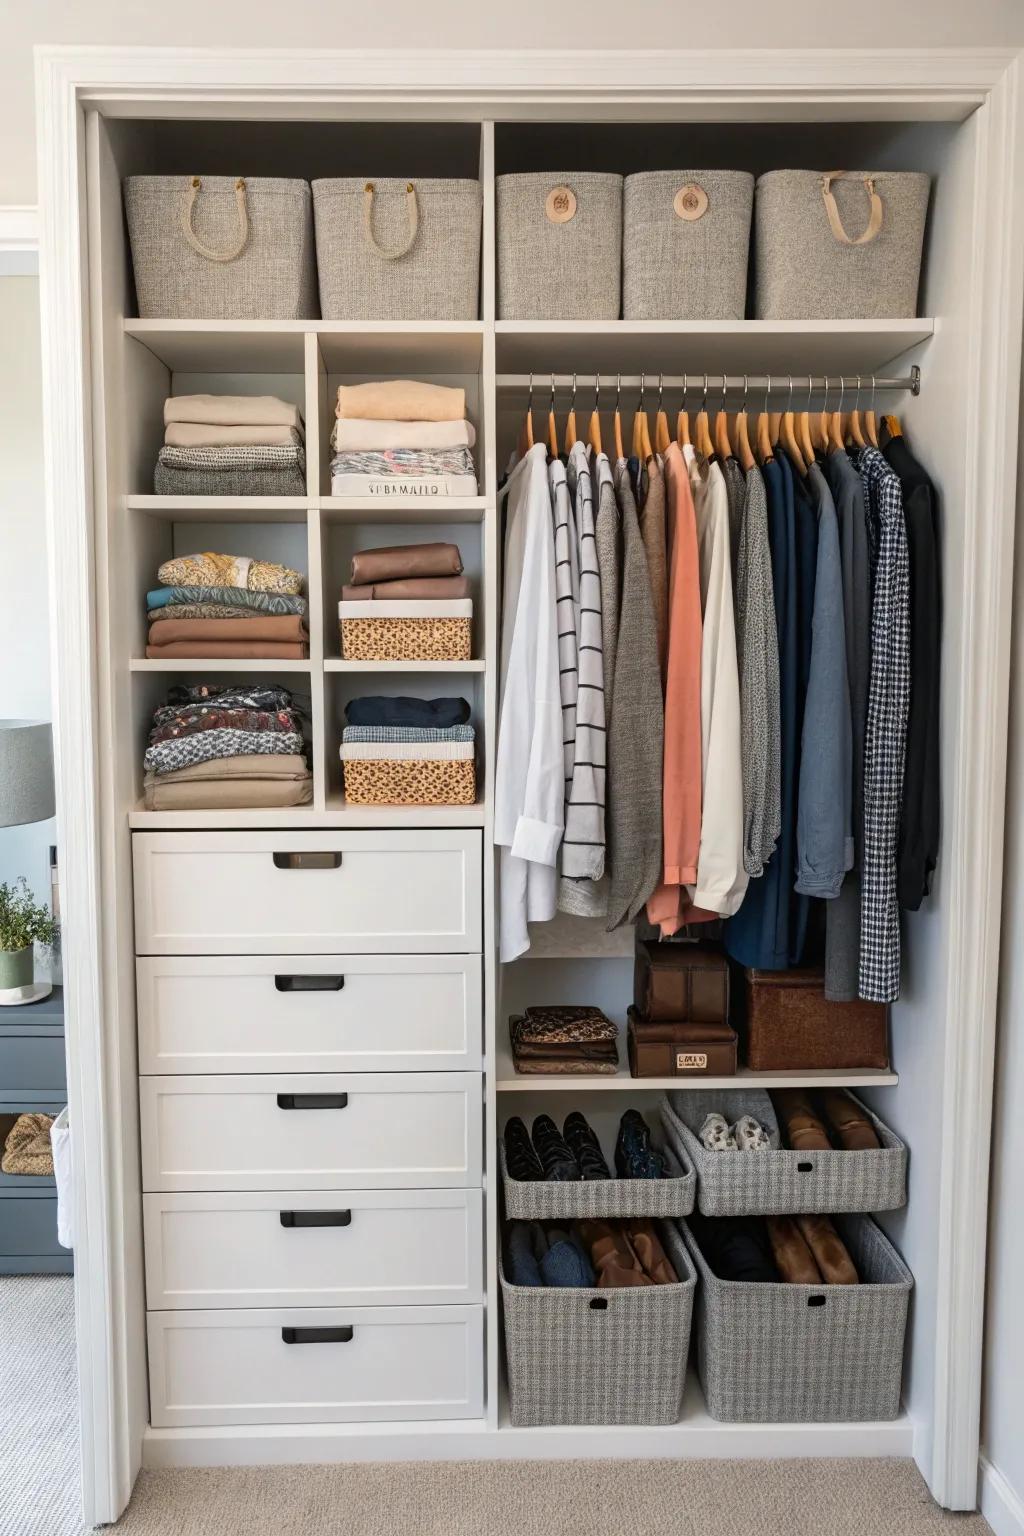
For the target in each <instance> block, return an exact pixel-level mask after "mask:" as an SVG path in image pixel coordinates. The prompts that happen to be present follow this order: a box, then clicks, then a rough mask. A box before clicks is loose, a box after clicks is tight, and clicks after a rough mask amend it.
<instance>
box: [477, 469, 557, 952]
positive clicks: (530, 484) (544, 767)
mask: <svg viewBox="0 0 1024 1536" xmlns="http://www.w3.org/2000/svg"><path fill="white" fill-rule="evenodd" d="M546 459H547V454H546V450H545V448H544V445H543V443H536V444H535V445H534V447H532V448H531V449H530V451H529V452H528V453H527V454H526V456H525V458H523V459H522V460H521V461H520V462H519V464H518V465H517V466H516V468H515V469H514V470H513V471H512V474H511V475H510V476H509V479H508V481H507V482H506V485H505V487H504V490H503V491H502V494H503V495H505V496H507V498H508V532H507V535H506V540H505V582H504V607H503V617H502V633H501V679H500V681H501V706H500V717H499V725H498V748H497V757H496V762H495V781H494V799H495V806H494V839H495V842H496V843H497V844H498V845H499V848H500V855H499V859H500V900H499V912H500V932H501V959H502V960H503V961H509V960H514V959H515V958H516V957H517V956H518V955H521V954H523V953H524V952H525V951H526V950H527V949H529V947H530V933H529V928H528V926H527V924H528V923H530V922H547V921H549V920H550V919H551V918H552V917H554V915H555V885H556V879H555V861H556V859H557V856H558V846H559V843H560V842H561V840H562V828H563V815H564V800H565V785H564V771H563V762H562V703H561V694H560V690H559V677H558V631H557V627H556V619H555V553H554V543H553V540H552V522H551V497H550V492H549V489H548V475H547V464H546Z"/></svg>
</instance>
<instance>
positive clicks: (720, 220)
mask: <svg viewBox="0 0 1024 1536" xmlns="http://www.w3.org/2000/svg"><path fill="white" fill-rule="evenodd" d="M753 206H754V178H753V176H751V175H749V174H748V173H747V172H746V171H642V172H640V173H639V174H638V175H635V176H627V177H626V182H625V188H624V193H623V205H622V313H623V316H624V317H625V318H626V319H627V320H742V319H743V317H744V316H745V314H746V311H747V257H748V254H749V251H750V220H751V213H752V211H753Z"/></svg>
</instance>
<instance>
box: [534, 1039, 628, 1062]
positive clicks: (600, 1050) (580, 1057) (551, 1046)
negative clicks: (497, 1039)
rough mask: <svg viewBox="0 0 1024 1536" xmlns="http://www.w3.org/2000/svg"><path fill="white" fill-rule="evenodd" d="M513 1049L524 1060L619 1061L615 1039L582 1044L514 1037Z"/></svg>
mask: <svg viewBox="0 0 1024 1536" xmlns="http://www.w3.org/2000/svg"><path fill="white" fill-rule="evenodd" d="M512 1049H513V1050H514V1052H515V1054H516V1055H517V1056H521V1057H522V1058H523V1060H524V1061H560V1060H564V1061H618V1059H619V1054H618V1052H617V1051H616V1049H615V1042H614V1040H607V1041H605V1040H600V1041H595V1042H594V1043H593V1044H591V1045H582V1044H579V1043H577V1042H575V1041H557V1042H556V1041H553V1040H552V1041H533V1040H521V1039H519V1038H518V1037H517V1036H516V1037H513V1040H512Z"/></svg>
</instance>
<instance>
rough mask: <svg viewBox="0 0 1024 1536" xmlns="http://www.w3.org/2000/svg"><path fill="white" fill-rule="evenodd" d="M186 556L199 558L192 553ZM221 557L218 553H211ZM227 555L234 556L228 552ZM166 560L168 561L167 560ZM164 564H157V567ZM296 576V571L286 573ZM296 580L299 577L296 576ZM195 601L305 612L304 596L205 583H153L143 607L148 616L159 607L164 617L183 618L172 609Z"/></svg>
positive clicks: (251, 610)
mask: <svg viewBox="0 0 1024 1536" xmlns="http://www.w3.org/2000/svg"><path fill="white" fill-rule="evenodd" d="M188 558H190V559H193V560H194V559H196V558H202V557H197V556H195V555H192V556H189V557H188ZM215 558H221V557H215ZM223 558H227V559H229V560H230V559H233V558H234V556H231V555H228V556H226V557H223ZM168 563H169V562H168ZM264 563H265V562H263V561H254V562H253V564H255V565H257V566H261V565H264ZM163 569H164V567H163V566H161V570H163ZM274 569H276V570H282V571H283V570H284V569H285V567H284V566H283V565H282V566H276V567H274ZM290 574H291V575H294V576H298V575H299V573H298V572H297V571H293V572H291V573H290ZM299 580H300V581H301V580H302V577H301V576H299ZM197 603H202V604H206V605H208V606H210V607H212V608H217V609H223V610H224V611H225V612H226V611H227V610H228V609H235V608H240V609H243V610H244V611H245V612H246V613H276V614H284V613H298V614H305V612H306V608H307V603H306V599H305V598H304V597H288V596H285V595H284V594H283V593H281V592H251V591H249V589H248V588H247V587H206V586H178V587H154V588H153V590H152V592H147V593H146V607H147V608H148V609H149V613H150V617H151V618H152V616H153V613H154V610H155V609H158V608H159V609H161V610H162V611H163V612H162V615H161V616H166V617H167V618H183V617H184V614H182V613H175V611H174V610H175V609H179V608H188V607H194V606H195V605H196V604H197Z"/></svg>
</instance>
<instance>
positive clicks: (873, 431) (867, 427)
mask: <svg viewBox="0 0 1024 1536" xmlns="http://www.w3.org/2000/svg"><path fill="white" fill-rule="evenodd" d="M864 431H865V433H866V434H867V439H868V442H869V443H870V444H871V446H872V447H873V448H877V447H878V422H877V420H876V419H875V376H874V374H872V375H871V409H870V410H869V411H865V412H864Z"/></svg>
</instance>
